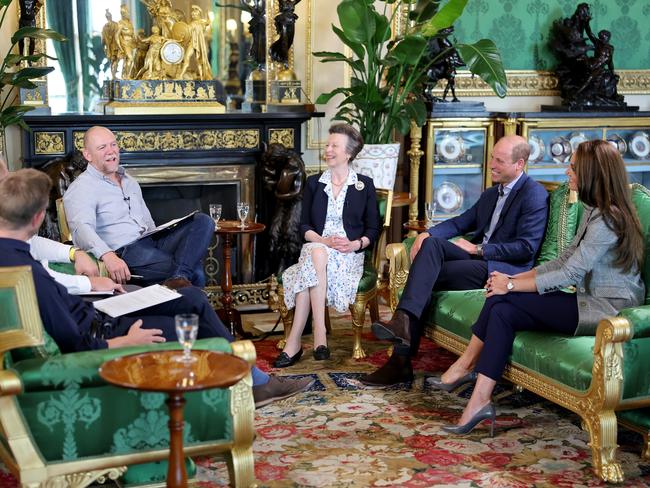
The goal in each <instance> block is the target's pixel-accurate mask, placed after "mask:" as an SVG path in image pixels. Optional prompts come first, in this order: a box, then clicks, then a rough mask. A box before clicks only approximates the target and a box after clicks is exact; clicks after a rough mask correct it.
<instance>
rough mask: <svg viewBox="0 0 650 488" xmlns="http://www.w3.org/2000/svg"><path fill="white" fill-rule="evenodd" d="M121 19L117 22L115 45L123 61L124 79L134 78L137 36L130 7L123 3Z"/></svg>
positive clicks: (119, 57)
mask: <svg viewBox="0 0 650 488" xmlns="http://www.w3.org/2000/svg"><path fill="white" fill-rule="evenodd" d="M120 16H121V18H120V20H119V22H118V23H117V29H116V31H115V45H116V46H117V52H118V59H121V60H122V61H123V64H122V79H124V80H130V79H131V78H133V75H134V73H133V66H134V63H135V49H136V38H135V30H134V29H133V24H132V23H131V16H130V14H129V7H128V6H127V5H126V4H122V6H121V7H120Z"/></svg>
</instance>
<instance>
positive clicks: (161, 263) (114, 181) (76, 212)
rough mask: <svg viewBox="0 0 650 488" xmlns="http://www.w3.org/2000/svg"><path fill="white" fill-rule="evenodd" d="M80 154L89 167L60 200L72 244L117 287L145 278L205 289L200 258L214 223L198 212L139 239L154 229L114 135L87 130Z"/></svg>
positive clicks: (149, 281) (167, 283) (168, 284)
mask: <svg viewBox="0 0 650 488" xmlns="http://www.w3.org/2000/svg"><path fill="white" fill-rule="evenodd" d="M83 155H84V157H85V158H86V160H88V168H87V169H86V171H84V172H83V173H82V174H81V175H79V177H78V178H77V179H76V180H75V181H74V182H72V184H71V185H70V187H69V188H68V190H67V191H66V192H65V195H64V196H63V203H64V206H65V212H66V217H67V220H68V226H69V227H70V230H71V232H72V240H73V242H74V244H75V245H76V246H79V247H80V248H82V249H84V250H86V251H89V252H91V253H93V254H94V255H95V256H96V257H97V258H99V259H101V260H102V261H104V264H105V265H106V269H107V270H108V272H109V275H110V277H111V278H113V280H115V281H116V282H117V283H125V282H127V281H129V280H130V279H131V275H132V274H134V275H140V276H142V277H143V278H141V279H140V282H141V283H143V284H151V283H159V282H164V284H166V285H167V286H169V287H171V288H180V287H183V286H189V285H190V284H192V285H195V286H199V287H203V286H205V274H204V271H203V263H202V259H203V257H204V256H205V254H206V252H207V249H208V245H209V244H210V241H211V239H212V236H213V233H214V222H213V221H212V219H211V218H210V217H208V216H207V215H205V214H202V213H197V214H195V215H193V216H192V217H191V218H190V219H188V220H186V221H183V222H181V223H180V224H179V225H178V226H176V227H174V228H171V229H168V230H164V231H162V232H158V233H156V234H154V235H151V236H149V237H142V235H143V234H144V233H145V232H147V231H150V230H152V229H154V228H155V227H156V224H155V223H154V221H153V219H152V218H151V214H150V213H149V209H148V208H147V205H146V204H145V202H144V199H143V197H142V191H141V189H140V185H138V183H137V182H136V181H135V179H133V178H132V177H130V176H129V175H128V174H127V173H126V172H125V171H124V168H122V167H121V166H120V148H119V146H118V143H117V140H116V139H115V135H114V134H113V132H111V131H110V130H109V129H107V128H106V127H100V126H96V127H92V128H90V129H88V131H86V134H85V135H84V149H83Z"/></svg>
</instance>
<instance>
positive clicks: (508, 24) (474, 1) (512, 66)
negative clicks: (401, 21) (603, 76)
mask: <svg viewBox="0 0 650 488" xmlns="http://www.w3.org/2000/svg"><path fill="white" fill-rule="evenodd" d="M579 3H580V2H578V1H575V0H469V2H468V3H467V6H466V8H465V12H464V14H463V16H462V18H461V19H460V21H459V22H457V23H456V25H455V28H456V37H457V38H458V40H460V41H462V42H474V41H477V40H479V39H481V38H485V37H487V38H489V39H492V40H493V41H494V42H495V43H496V44H497V46H498V47H499V50H500V51H501V55H502V57H503V62H504V65H505V68H506V69H508V70H538V71H546V70H552V69H553V68H554V65H555V59H554V57H553V55H552V54H551V52H550V51H549V49H548V36H549V32H550V29H551V25H552V24H553V21H554V20H555V19H559V18H563V17H570V16H571V15H572V14H573V12H574V11H575V8H576V6H577V5H578V4H579ZM587 3H588V4H589V5H590V7H591V15H592V20H591V30H592V31H593V33H594V35H597V34H598V31H599V30H601V29H607V30H609V31H611V32H612V44H613V45H614V48H615V50H614V66H615V67H616V69H636V70H638V69H650V20H649V19H650V2H649V1H648V0H592V1H588V2H587Z"/></svg>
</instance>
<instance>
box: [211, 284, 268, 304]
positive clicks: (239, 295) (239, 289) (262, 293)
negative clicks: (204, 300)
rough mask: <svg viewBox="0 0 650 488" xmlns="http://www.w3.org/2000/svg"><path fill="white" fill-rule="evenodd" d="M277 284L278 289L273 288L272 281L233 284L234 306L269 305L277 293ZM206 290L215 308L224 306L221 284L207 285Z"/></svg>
mask: <svg viewBox="0 0 650 488" xmlns="http://www.w3.org/2000/svg"><path fill="white" fill-rule="evenodd" d="M275 286H276V290H272V285H271V283H267V282H260V283H246V284H243V285H232V296H233V306H234V307H239V306H250V305H260V306H262V305H268V303H269V299H270V298H271V297H272V295H273V294H275V293H277V284H276V285H275ZM204 290H205V292H206V293H207V295H208V301H209V302H210V304H211V305H212V307H213V308H215V309H217V308H222V307H223V304H222V303H221V299H222V298H223V291H221V287H220V286H206V287H205V288H204Z"/></svg>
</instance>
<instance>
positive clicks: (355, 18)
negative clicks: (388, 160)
mask: <svg viewBox="0 0 650 488" xmlns="http://www.w3.org/2000/svg"><path fill="white" fill-rule="evenodd" d="M467 2H468V0H449V1H448V2H447V3H445V4H444V6H442V7H441V6H440V0H382V1H381V2H379V1H378V2H375V1H372V0H342V1H341V2H340V3H339V5H338V7H337V13H338V20H339V24H340V27H338V26H335V25H333V26H332V29H333V30H334V32H335V33H336V35H337V36H338V38H339V39H340V40H341V41H342V42H343V44H344V45H345V46H347V47H348V48H349V50H350V54H349V55H348V54H346V53H343V52H331V51H321V52H316V53H314V56H317V57H319V58H321V62H323V63H330V62H343V63H346V64H347V65H348V67H349V69H350V70H351V73H352V76H351V84H350V86H347V87H340V88H336V89H335V90H332V91H330V92H328V93H323V94H321V95H320V96H319V97H318V98H317V100H316V103H319V104H325V103H328V102H329V101H330V100H331V99H332V98H334V97H335V96H337V95H342V96H343V99H342V100H341V101H340V102H339V104H338V111H337V114H336V116H335V117H334V118H335V119H336V120H341V121H345V122H347V123H349V124H352V125H355V126H356V127H358V128H359V130H360V132H361V135H362V136H363V138H364V141H365V142H366V147H364V151H369V152H371V153H378V151H379V152H381V150H378V149H377V148H375V147H374V146H372V145H375V144H382V145H383V144H388V143H390V142H391V141H392V140H393V137H394V132H395V131H398V132H400V133H402V134H406V133H407V132H408V131H409V129H410V125H411V121H414V122H415V123H416V124H418V125H419V126H421V125H423V124H424V121H425V119H426V116H427V110H426V105H425V100H424V97H423V92H424V81H425V80H426V72H427V69H428V67H429V66H431V65H432V64H433V63H435V62H437V61H439V60H440V59H442V57H443V56H445V55H446V54H447V52H446V51H443V52H441V53H439V54H438V55H437V56H435V57H431V56H429V55H428V51H429V50H428V43H429V40H430V39H431V38H433V37H435V36H436V35H438V33H439V32H440V31H441V30H443V29H446V28H448V27H450V26H452V25H453V24H454V22H455V21H456V20H457V19H458V18H459V17H460V16H461V15H462V13H463V11H464V9H465V5H466V4H467ZM382 3H383V11H382V12H380V11H378V10H377V8H376V6H377V5H379V6H380V7H381V4H382ZM406 4H409V5H413V8H412V9H411V11H410V13H409V19H410V21H411V23H410V25H409V27H408V28H407V32H405V33H404V34H403V35H401V36H395V35H394V33H393V32H392V30H391V25H392V24H393V19H394V16H395V15H397V14H398V12H399V11H400V8H401V7H402V6H403V5H406ZM389 11H390V13H389ZM450 49H456V50H457V51H458V53H459V54H460V56H461V58H462V60H463V61H464V63H465V64H466V65H467V68H468V69H469V70H470V71H471V72H472V73H473V74H475V75H477V76H479V77H480V78H481V79H483V80H484V81H485V82H486V83H487V84H488V85H490V86H491V87H492V89H493V90H494V91H495V93H496V94H497V95H498V96H500V97H504V96H505V95H506V87H507V81H506V75H505V71H504V69H503V64H502V62H501V57H500V55H499V52H498V50H497V48H496V46H495V44H494V42H492V41H491V40H488V39H481V40H479V41H477V42H475V43H473V44H463V43H452V47H451V48H450ZM387 150H388V152H389V153H393V154H394V155H395V156H397V153H398V150H397V149H395V147H390V146H389V147H388V148H387ZM362 155H363V153H362ZM362 155H360V156H362ZM358 158H359V157H358ZM358 158H357V159H358ZM372 165H373V166H374V167H381V166H384V163H377V162H374V163H372ZM395 168H396V162H395ZM393 179H394V175H393Z"/></svg>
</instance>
